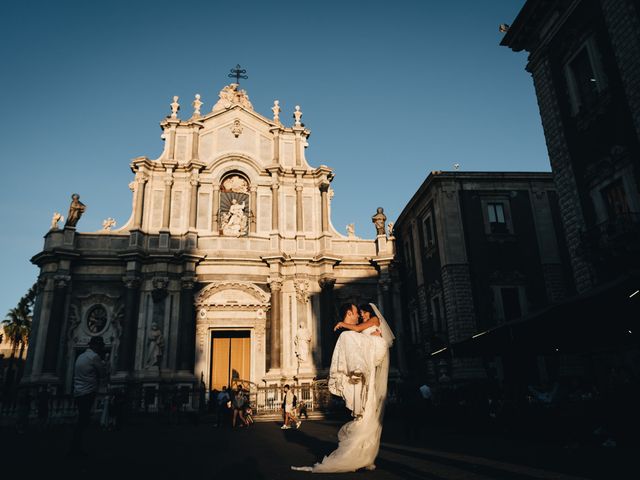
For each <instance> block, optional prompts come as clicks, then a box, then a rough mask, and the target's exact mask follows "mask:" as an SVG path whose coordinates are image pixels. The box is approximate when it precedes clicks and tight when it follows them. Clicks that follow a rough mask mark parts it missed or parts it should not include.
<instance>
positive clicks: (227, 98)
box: [211, 83, 253, 112]
mask: <svg viewBox="0 0 640 480" xmlns="http://www.w3.org/2000/svg"><path fill="white" fill-rule="evenodd" d="M238 86H239V85H238V84H237V83H231V84H229V85H227V86H225V87H224V88H223V89H222V90H220V93H218V98H219V100H218V101H217V102H216V104H215V105H214V106H213V109H212V110H211V111H212V112H220V111H222V110H225V109H228V108H231V107H233V106H234V105H242V106H243V107H245V108H247V109H249V110H253V105H252V104H251V102H250V101H249V95H247V92H246V90H238Z"/></svg>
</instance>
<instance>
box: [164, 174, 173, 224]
mask: <svg viewBox="0 0 640 480" xmlns="http://www.w3.org/2000/svg"><path fill="white" fill-rule="evenodd" d="M169 175H170V174H169ZM172 186H173V178H171V177H169V176H168V178H165V180H164V198H163V201H162V229H163V230H168V229H169V221H170V219H171V190H172Z"/></svg>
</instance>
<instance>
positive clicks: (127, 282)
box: [122, 277, 141, 289]
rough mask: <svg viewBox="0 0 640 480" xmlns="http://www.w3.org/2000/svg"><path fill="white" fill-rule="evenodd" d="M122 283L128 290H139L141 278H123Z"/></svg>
mask: <svg viewBox="0 0 640 480" xmlns="http://www.w3.org/2000/svg"><path fill="white" fill-rule="evenodd" d="M122 283H124V286H125V287H126V288H128V289H134V288H138V287H139V286H140V283H141V279H140V277H122Z"/></svg>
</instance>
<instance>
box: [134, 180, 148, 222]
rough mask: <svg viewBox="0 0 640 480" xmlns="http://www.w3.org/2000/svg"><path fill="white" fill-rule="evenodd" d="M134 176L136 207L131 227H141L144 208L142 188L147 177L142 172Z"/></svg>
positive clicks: (143, 188)
mask: <svg viewBox="0 0 640 480" xmlns="http://www.w3.org/2000/svg"><path fill="white" fill-rule="evenodd" d="M136 177H137V178H136V184H137V186H136V209H135V215H134V217H133V228H141V227H142V212H143V208H144V190H145V186H146V184H147V181H148V180H149V179H148V177H147V176H146V175H145V174H144V173H140V174H138V175H136Z"/></svg>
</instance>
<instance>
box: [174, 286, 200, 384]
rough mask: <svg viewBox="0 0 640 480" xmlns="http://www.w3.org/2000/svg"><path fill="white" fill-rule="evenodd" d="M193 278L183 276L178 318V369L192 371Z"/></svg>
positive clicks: (194, 331) (193, 335) (193, 329)
mask: <svg viewBox="0 0 640 480" xmlns="http://www.w3.org/2000/svg"><path fill="white" fill-rule="evenodd" d="M194 280H195V279H193V278H183V279H182V290H181V291H180V319H179V321H178V325H179V327H178V332H179V338H178V352H177V355H176V357H177V365H178V370H187V371H189V372H193V366H194V361H195V345H196V316H195V308H194V305H193V302H194V298H193V289H194V286H195V281H194Z"/></svg>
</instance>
